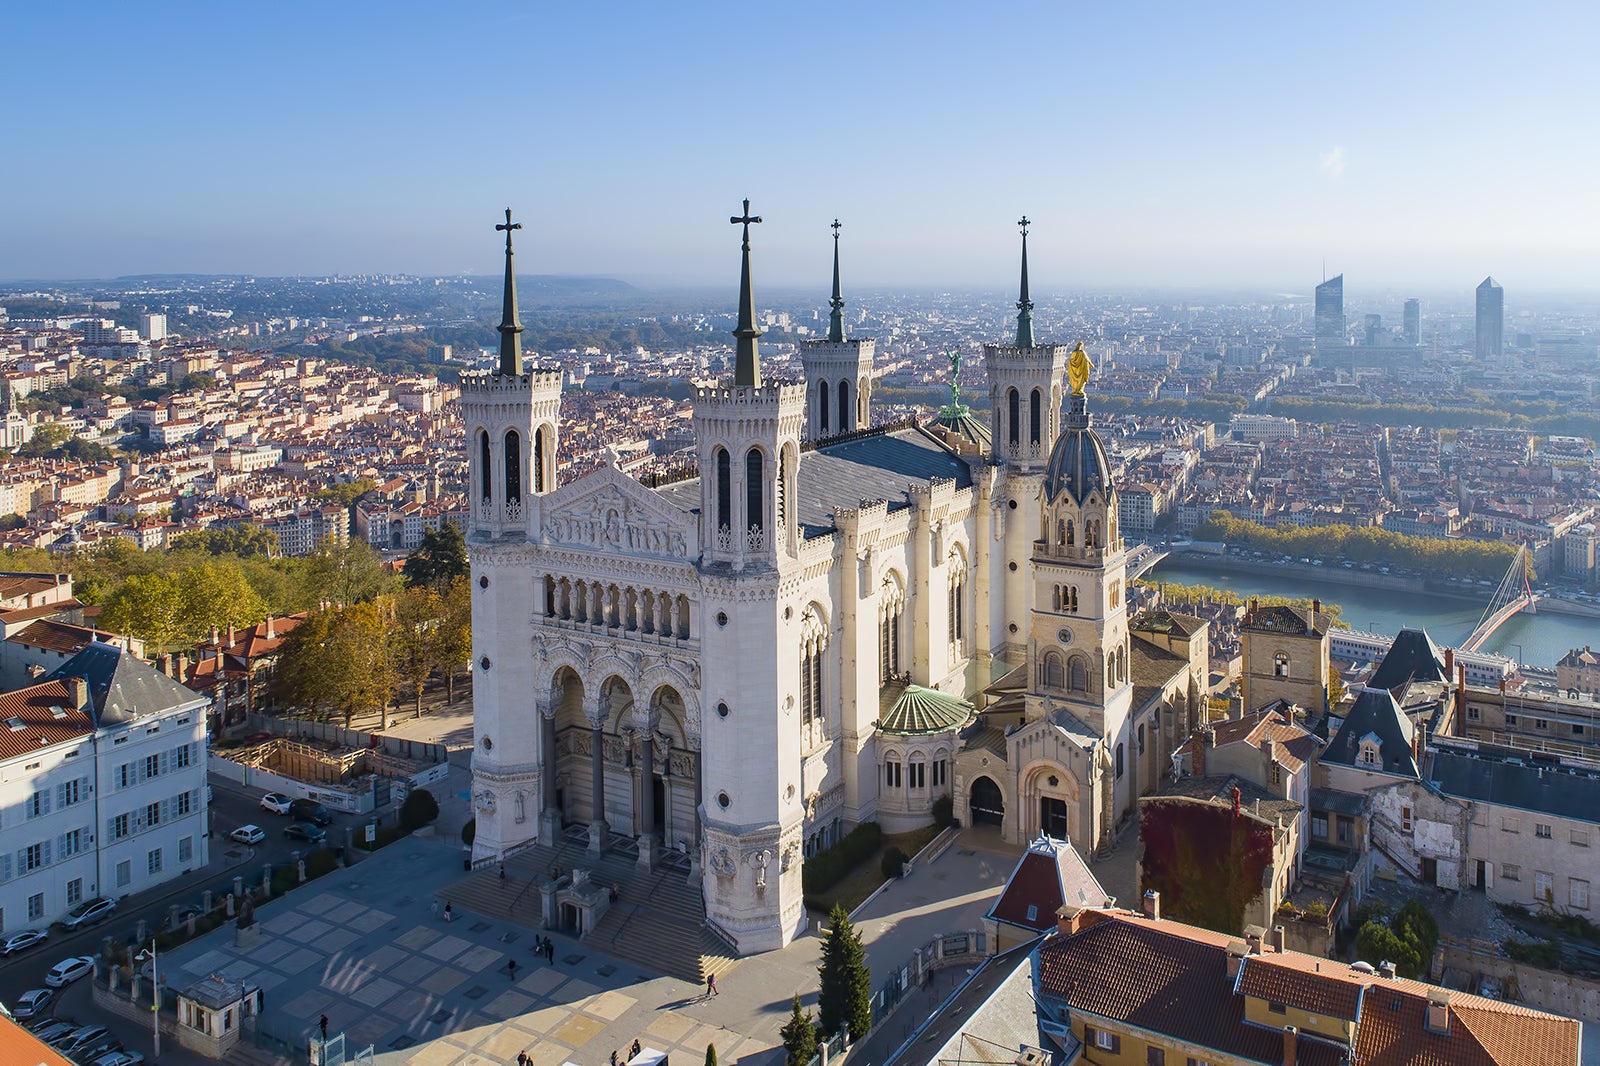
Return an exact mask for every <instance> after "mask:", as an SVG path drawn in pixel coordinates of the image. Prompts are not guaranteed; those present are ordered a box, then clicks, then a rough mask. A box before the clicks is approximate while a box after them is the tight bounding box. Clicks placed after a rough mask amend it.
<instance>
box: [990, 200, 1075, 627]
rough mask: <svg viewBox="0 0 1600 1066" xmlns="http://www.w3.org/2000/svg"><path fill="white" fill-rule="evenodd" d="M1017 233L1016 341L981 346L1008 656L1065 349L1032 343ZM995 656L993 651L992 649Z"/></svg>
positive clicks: (1024, 587) (1022, 614)
mask: <svg viewBox="0 0 1600 1066" xmlns="http://www.w3.org/2000/svg"><path fill="white" fill-rule="evenodd" d="M1017 225H1018V226H1019V227H1021V229H1022V285H1021V293H1020V295H1019V297H1018V299H1017V339H1016V343H1015V344H985V345H984V346H983V358H984V364H985V369H986V370H987V371H988V375H989V411H990V416H989V417H990V426H991V430H990V438H991V443H990V455H991V457H992V458H993V459H994V460H996V461H997V462H999V463H1000V464H1001V466H1002V471H1001V478H1000V485H999V486H998V487H997V490H996V492H995V496H994V507H995V508H996V510H997V514H996V523H995V524H996V527H997V530H998V531H999V533H998V536H997V538H996V539H999V540H1001V541H1002V543H1003V548H1002V549H1001V550H999V551H996V552H995V553H994V558H995V560H996V563H997V564H998V565H1000V566H1003V567H1004V569H1001V570H997V571H996V572H995V573H994V575H993V577H992V579H991V584H990V588H992V589H1003V590H1004V595H1002V596H995V597H993V598H991V600H990V603H991V604H992V605H993V610H992V611H991V619H990V622H991V631H992V632H993V633H994V634H995V637H996V640H997V645H1006V646H1009V649H1010V652H1011V653H1012V654H1013V655H1016V654H1017V653H1020V652H1021V651H1023V645H1024V641H1025V637H1026V632H1027V623H1028V619H1027V604H1028V602H1029V596H1028V593H1029V589H1028V575H1027V572H1026V568H1025V567H1023V566H1022V564H1021V563H1020V562H1019V560H1025V559H1027V558H1028V557H1029V556H1030V555H1031V554H1032V551H1033V537H1034V535H1035V533H1036V532H1037V530H1038V528H1039V485H1040V479H1041V477H1042V475H1043V473H1044V465H1045V458H1046V456H1047V455H1048V454H1049V449H1050V442H1051V441H1053V440H1054V439H1055V437H1056V434H1057V433H1058V432H1059V429H1060V425H1061V378H1062V374H1063V373H1064V371H1065V369H1066V357H1067V350H1066V346H1065V345H1060V344H1037V343H1035V341H1034V336H1033V300H1032V298H1031V297H1030V296H1029V294H1028V226H1029V225H1030V223H1029V221H1028V218H1027V216H1026V215H1024V216H1023V217H1022V218H1021V220H1019V221H1018V223H1017ZM997 651H998V647H997Z"/></svg>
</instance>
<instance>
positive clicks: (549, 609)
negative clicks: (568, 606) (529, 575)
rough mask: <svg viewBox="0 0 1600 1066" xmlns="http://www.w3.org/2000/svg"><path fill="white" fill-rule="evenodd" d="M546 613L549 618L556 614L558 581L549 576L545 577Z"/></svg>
mask: <svg viewBox="0 0 1600 1066" xmlns="http://www.w3.org/2000/svg"><path fill="white" fill-rule="evenodd" d="M544 613H545V617H547V618H550V617H554V616H555V613H556V579H555V578H553V577H551V576H550V575H549V574H546V575H545V577H544Z"/></svg>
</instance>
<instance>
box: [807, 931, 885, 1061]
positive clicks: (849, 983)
mask: <svg viewBox="0 0 1600 1066" xmlns="http://www.w3.org/2000/svg"><path fill="white" fill-rule="evenodd" d="M817 974H818V977H819V978H820V983H821V989H820V991H819V992H818V995H817V1014H818V1018H817V1020H818V1022H819V1023H820V1024H821V1026H822V1031H823V1032H824V1033H827V1034H828V1035H830V1036H832V1035H833V1034H835V1033H839V1032H844V1031H848V1032H849V1034H850V1037H851V1039H853V1040H859V1039H860V1038H861V1037H863V1036H866V1035H867V1031H868V1030H870V1029H871V1028H872V974H871V972H870V971H869V970H868V969H867V954H866V950H865V949H864V948H863V947H862V945H861V935H860V934H859V933H857V932H856V931H855V927H854V926H853V925H851V924H850V915H849V914H847V913H846V912H845V909H844V907H843V906H841V905H840V904H838V903H835V904H834V905H833V910H832V911H831V912H830V913H829V914H828V939H827V940H826V941H825V942H824V943H823V945H822V965H821V966H820V967H818V969H817Z"/></svg>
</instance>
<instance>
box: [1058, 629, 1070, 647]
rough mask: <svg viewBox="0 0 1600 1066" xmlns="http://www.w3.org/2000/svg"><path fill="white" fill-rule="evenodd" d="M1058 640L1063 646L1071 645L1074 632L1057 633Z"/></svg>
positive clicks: (1068, 630) (1065, 630)
mask: <svg viewBox="0 0 1600 1066" xmlns="http://www.w3.org/2000/svg"><path fill="white" fill-rule="evenodd" d="M1056 639H1057V640H1059V641H1060V642H1061V643H1063V644H1071V643H1072V630H1070V629H1062V630H1059V631H1057V633H1056Z"/></svg>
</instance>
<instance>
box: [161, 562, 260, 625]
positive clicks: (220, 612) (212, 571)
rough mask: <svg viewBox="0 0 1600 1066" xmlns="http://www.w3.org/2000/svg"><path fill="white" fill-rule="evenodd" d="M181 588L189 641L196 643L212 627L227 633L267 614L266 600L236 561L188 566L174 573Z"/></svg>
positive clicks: (183, 613)
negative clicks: (253, 586)
mask: <svg viewBox="0 0 1600 1066" xmlns="http://www.w3.org/2000/svg"><path fill="white" fill-rule="evenodd" d="M177 581H178V586H179V588H180V589H181V590H182V594H181V597H180V603H181V604H182V613H181V615H180V618H181V620H182V630H183V634H184V638H185V640H186V641H187V642H189V643H195V644H198V643H199V642H201V641H203V640H205V639H207V638H208V637H209V636H210V635H211V632H212V631H213V630H216V631H218V632H219V633H226V632H228V631H229V630H232V629H242V628H245V627H248V626H253V625H255V624H256V623H257V622H259V621H261V620H262V619H263V618H265V617H266V616H267V603H266V601H265V600H263V599H262V598H261V596H260V595H259V594H258V593H257V592H256V590H255V589H254V588H252V587H251V586H250V582H249V581H247V580H245V576H244V571H243V570H241V569H240V568H239V564H238V563H236V562H233V561H232V560H229V559H215V560H211V561H208V562H204V563H200V564H199V565H197V566H191V567H189V568H188V569H186V570H184V571H183V572H182V573H180V574H179V575H178V576H177Z"/></svg>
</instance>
